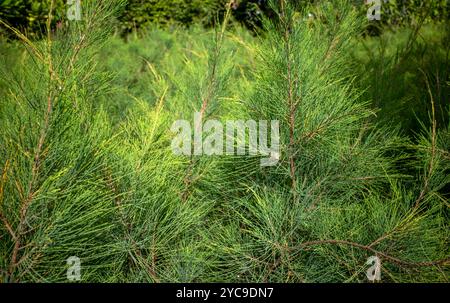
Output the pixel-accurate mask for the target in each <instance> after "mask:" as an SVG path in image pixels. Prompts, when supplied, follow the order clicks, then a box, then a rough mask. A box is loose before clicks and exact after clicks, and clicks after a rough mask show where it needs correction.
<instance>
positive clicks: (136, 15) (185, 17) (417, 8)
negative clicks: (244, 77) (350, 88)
mask: <svg viewBox="0 0 450 303" xmlns="http://www.w3.org/2000/svg"><path fill="white" fill-rule="evenodd" d="M50 2H51V1H49V0H44V1H41V0H1V1H0V19H1V20H3V21H5V22H7V23H9V24H10V25H12V26H14V27H18V28H21V29H22V30H26V31H27V32H28V33H31V34H37V33H39V32H41V29H42V27H44V26H45V21H46V19H47V16H48V11H49V7H50ZM66 2H67V1H65V0H55V1H54V5H55V12H56V14H55V15H56V18H55V22H57V21H58V20H61V19H62V17H63V15H64V14H65V4H66ZM81 2H82V1H81ZM228 2H229V1H228V0H128V1H127V5H126V7H125V9H124V10H123V12H122V15H121V16H120V18H119V21H120V25H119V28H118V30H120V31H121V32H123V33H127V32H130V31H133V30H134V29H141V28H145V27H148V26H149V25H151V24H153V25H154V24H157V25H159V26H171V25H184V26H190V25H192V24H194V23H201V24H203V25H205V26H211V25H214V24H215V22H216V21H217V20H218V19H219V20H220V19H221V18H222V17H223V14H224V11H225V6H226V4H227V3H228ZM293 2H295V3H296V4H297V6H298V8H299V9H300V8H302V7H305V6H306V5H309V4H311V3H314V2H318V1H317V0H294V1H293ZM364 2H366V1H364V0H354V4H355V5H356V6H359V7H360V8H361V13H365V12H366V11H367V6H365V5H363V3H364ZM232 11H233V17H234V19H235V21H237V22H239V23H242V24H244V25H245V26H246V27H247V28H250V29H252V30H254V29H256V28H259V27H260V26H261V23H260V17H261V15H266V16H271V15H272V12H271V11H270V9H269V5H268V0H233V1H232ZM382 16H383V17H382V19H381V21H380V22H375V23H372V24H371V25H370V26H369V28H370V31H371V33H379V31H377V30H376V28H377V27H378V25H380V24H383V25H409V24H414V23H417V22H423V21H424V22H430V21H446V20H448V17H449V1H448V0H389V1H387V2H383V4H382ZM422 19H423V20H422Z"/></svg>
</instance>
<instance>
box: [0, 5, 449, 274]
mask: <svg viewBox="0 0 450 303" xmlns="http://www.w3.org/2000/svg"><path fill="white" fill-rule="evenodd" d="M89 3H90V6H89V7H87V8H86V10H85V18H86V20H88V21H89V22H72V23H69V24H68V26H67V27H64V28H62V29H58V30H57V31H56V32H54V33H49V34H48V35H45V39H42V40H39V41H30V40H29V39H28V38H27V37H26V36H24V35H22V34H21V33H20V32H18V31H15V32H14V33H15V34H16V35H17V36H18V38H19V40H20V43H18V42H17V43H13V44H8V45H6V46H5V45H2V47H1V51H2V54H5V58H7V60H5V61H6V62H5V61H0V96H1V99H0V102H1V104H0V105H1V106H0V279H1V280H2V281H6V282H36V281H38V282H63V281H67V277H66V272H67V269H68V264H67V263H66V260H67V258H69V257H70V256H78V257H79V258H80V259H81V279H82V281H84V282H87V281H90V282H92V281H102V282H213V281H214V282H218V281H225V282H263V281H269V282H364V281H367V277H366V275H365V273H366V270H367V266H366V261H367V258H368V257H370V256H374V255H376V256H378V257H379V258H380V259H381V262H382V263H381V264H382V276H381V279H382V281H385V282H430V281H447V280H448V276H449V267H448V265H449V263H450V259H449V256H450V251H449V247H450V246H449V239H450V237H449V231H450V229H449V222H450V221H449V208H448V205H449V201H448V198H449V196H448V190H447V191H446V188H448V186H449V184H450V177H449V171H450V158H449V155H450V153H449V149H450V146H449V142H450V132H449V125H441V127H440V128H438V127H437V123H436V120H437V118H438V117H437V110H436V106H435V105H436V104H437V103H435V102H434V98H433V94H429V96H428V100H427V101H429V102H430V104H431V105H432V106H431V109H430V125H429V127H427V126H423V127H422V129H421V130H420V131H418V132H417V134H416V137H415V140H410V139H409V138H406V137H404V136H401V135H399V133H398V132H397V130H396V127H395V126H391V125H387V126H386V125H384V126H383V125H380V124H378V123H377V121H376V120H374V119H373V116H374V111H373V109H372V108H371V107H370V104H369V99H368V98H365V97H362V96H363V95H364V92H365V90H366V89H367V87H365V84H364V83H365V79H363V80H362V81H361V84H360V86H358V85H355V80H354V78H355V74H354V73H355V72H357V70H355V69H352V68H351V67H352V66H351V65H349V62H348V60H349V57H348V54H349V53H350V52H351V50H352V49H353V48H354V40H353V38H354V37H358V36H359V35H360V33H361V31H362V30H363V28H364V26H365V18H360V15H358V13H357V12H356V11H355V10H354V8H353V7H352V6H350V5H349V3H348V1H345V0H340V1H339V2H334V1H333V3H331V2H327V3H323V4H322V5H321V6H319V7H318V8H317V14H316V15H318V16H319V15H320V18H321V19H322V20H324V21H325V22H321V23H313V24H311V23H308V22H304V20H303V19H302V18H298V14H296V12H295V11H294V10H293V9H292V7H290V6H289V5H288V4H287V1H281V2H280V3H282V4H283V5H281V6H279V7H274V8H273V9H274V11H275V12H276V13H277V19H272V20H267V19H266V20H265V21H264V28H265V32H266V35H265V36H264V37H262V36H260V37H251V36H250V35H248V34H247V33H242V32H240V31H238V30H235V31H227V30H226V29H227V22H228V21H229V14H226V15H225V16H226V17H225V18H224V22H223V23H222V25H221V26H217V27H216V28H214V29H210V30H205V29H201V28H195V27H194V28H191V29H189V30H176V31H172V32H171V31H166V30H161V29H153V30H152V31H148V32H146V33H145V34H144V35H143V37H142V38H141V39H138V38H136V37H135V36H132V37H131V39H130V40H129V42H128V43H125V42H124V41H123V40H121V39H118V38H117V37H110V36H109V35H108V33H109V32H110V30H111V23H110V22H112V20H113V17H114V13H115V12H116V9H117V8H118V7H117V6H115V5H114V6H111V4H118V5H119V6H120V4H122V3H121V1H117V2H116V1H114V2H110V1H108V2H106V1H100V0H97V1H96V0H92V1H90V2H89ZM108 4H110V5H108ZM304 13H306V12H304ZM319 13H320V14H319ZM9 63H13V65H10V64H9ZM426 79H427V80H426V81H425V85H426V87H427V88H428V87H429V86H431V84H432V83H433V82H434V81H432V80H433V79H432V78H431V77H430V76H429V75H428V77H426ZM446 82H447V81H446ZM442 85H443V84H442ZM447 85H448V83H447ZM430 90H431V89H430ZM376 92H377V91H376ZM194 112H201V113H202V115H201V119H202V120H203V121H205V120H207V119H208V120H209V119H216V120H218V121H222V122H224V121H226V120H237V119H250V118H251V119H254V120H274V119H276V120H278V121H279V122H280V130H281V136H280V145H281V146H280V159H279V160H280V161H279V162H278V163H277V164H276V165H274V166H271V167H260V165H259V160H260V159H259V158H260V157H259V156H256V157H249V156H211V157H208V156H177V155H175V154H174V153H173V152H172V150H171V147H170V146H171V140H172V138H173V137H174V134H173V132H171V130H170V128H171V125H172V123H173V122H174V121H175V120H178V119H187V120H188V121H192V117H193V114H194ZM405 167H406V168H408V170H406V169H403V168H405Z"/></svg>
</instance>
